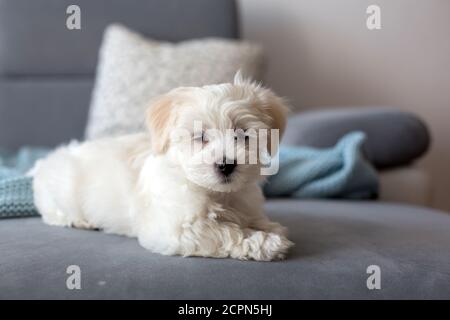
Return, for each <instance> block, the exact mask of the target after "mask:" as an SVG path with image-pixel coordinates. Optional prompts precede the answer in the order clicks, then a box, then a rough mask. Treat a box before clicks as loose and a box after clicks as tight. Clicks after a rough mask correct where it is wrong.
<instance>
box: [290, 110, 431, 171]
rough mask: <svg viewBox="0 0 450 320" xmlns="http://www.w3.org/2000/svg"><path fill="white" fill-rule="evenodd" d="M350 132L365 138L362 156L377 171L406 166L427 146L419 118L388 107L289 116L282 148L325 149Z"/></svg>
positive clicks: (424, 132) (426, 139) (427, 139)
mask: <svg viewBox="0 0 450 320" xmlns="http://www.w3.org/2000/svg"><path fill="white" fill-rule="evenodd" d="M351 131H363V132H364V133H365V134H366V136H367V141H366V142H365V143H364V145H363V152H364V154H365V156H366V157H367V159H368V160H369V161H370V162H371V163H372V164H373V165H374V166H375V167H376V168H378V169H385V168H393V167H398V166H402V165H406V164H409V163H411V162H412V161H414V160H415V159H417V158H419V157H420V156H422V155H423V154H424V153H425V152H426V151H427V150H428V147H429V144H430V135H429V131H428V129H427V127H426V125H425V123H424V122H423V121H422V120H421V119H420V118H419V117H417V116H416V115H414V114H412V113H410V112H403V111H400V110H397V109H393V108H388V107H346V108H339V107H334V108H328V109H322V110H314V111H307V112H301V113H298V114H294V115H291V116H290V117H289V120H288V126H287V128H286V133H285V136H284V138H283V140H282V144H285V145H306V146H310V147H316V148H326V147H331V146H333V145H334V144H336V142H337V141H338V140H339V139H340V138H341V137H342V136H343V135H345V134H347V133H348V132H351Z"/></svg>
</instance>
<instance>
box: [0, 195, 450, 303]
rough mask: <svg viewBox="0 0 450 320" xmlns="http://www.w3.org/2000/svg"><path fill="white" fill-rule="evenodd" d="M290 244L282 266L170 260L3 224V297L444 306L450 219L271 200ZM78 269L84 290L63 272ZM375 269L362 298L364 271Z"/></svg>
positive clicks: (377, 207) (23, 224)
mask: <svg viewBox="0 0 450 320" xmlns="http://www.w3.org/2000/svg"><path fill="white" fill-rule="evenodd" d="M267 210H268V212H269V213H270V215H271V216H272V218H273V219H275V220H278V221H280V222H281V223H283V224H285V225H286V226H289V230H290V233H291V237H290V238H291V239H292V240H293V241H294V242H295V243H296V246H295V247H294V248H293V250H292V252H291V254H290V255H289V257H288V259H287V260H285V261H279V262H253V261H247V262H243V261H236V260H232V259H206V258H181V257H167V256H161V255H158V254H153V253H151V252H149V251H146V250H145V249H143V248H141V247H140V246H139V245H138V243H137V241H136V240H135V239H129V238H125V237H120V236H115V235H107V234H104V233H101V232H96V231H84V230H76V229H65V228H60V227H50V226H47V225H44V224H43V223H42V222H41V221H40V219H39V218H24V219H11V220H2V221H0V252H1V253H2V254H1V255H0V288H2V289H1V290H0V299H11V298H31V299H36V298H56V299H77V298H84V299H89V298H113V299H119V298H149V299H213V298H214V299H215V298H217V299H221V298H222V299H277V298H279V299H299V298H357V299H366V298H380V299H382V298H402V299H408V298H410V299H414V298H445V299H449V298H450V286H449V285H448V284H449V283H450V256H449V255H448V254H446V252H448V248H449V247H450V233H449V232H448V230H450V215H448V214H445V213H442V212H438V211H434V210H430V209H424V208H419V207H409V206H402V205H391V204H386V203H373V202H336V201H329V202H325V201H320V202H319V201H298V200H272V201H269V202H268V203H267ZM69 265H78V266H79V267H80V268H81V287H82V289H81V290H68V289H67V288H66V279H67V277H68V276H69V275H68V274H66V268H67V267H68V266H69ZM370 265H378V266H379V267H380V268H381V289H380V290H368V289H367V287H366V281H367V278H368V276H369V275H368V274H367V273H366V269H367V267H368V266H370Z"/></svg>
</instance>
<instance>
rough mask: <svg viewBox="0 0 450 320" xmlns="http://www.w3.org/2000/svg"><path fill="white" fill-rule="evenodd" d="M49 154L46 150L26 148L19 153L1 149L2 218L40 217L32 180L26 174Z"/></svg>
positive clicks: (0, 201) (0, 193)
mask: <svg viewBox="0 0 450 320" xmlns="http://www.w3.org/2000/svg"><path fill="white" fill-rule="evenodd" d="M47 153H48V150H47V149H44V148H31V147H24V148H22V149H20V150H19V151H18V152H17V153H11V152H8V151H6V150H3V149H0V218H12V217H29V216H37V215H38V213H37V211H36V207H35V206H34V203H33V191H32V190H33V189H32V178H31V177H27V176H26V175H25V173H26V172H27V171H28V170H29V169H30V168H31V167H32V166H33V165H34V163H35V161H36V160H37V159H39V158H42V157H43V156H45V155H46V154H47Z"/></svg>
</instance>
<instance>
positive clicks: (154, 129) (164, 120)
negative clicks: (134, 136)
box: [145, 94, 175, 153]
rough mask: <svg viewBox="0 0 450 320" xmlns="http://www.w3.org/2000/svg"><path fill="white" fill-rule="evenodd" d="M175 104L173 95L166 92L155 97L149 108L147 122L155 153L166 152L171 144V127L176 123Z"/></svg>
mask: <svg viewBox="0 0 450 320" xmlns="http://www.w3.org/2000/svg"><path fill="white" fill-rule="evenodd" d="M174 105H175V104H174V99H173V97H172V96H171V95H169V94H165V95H162V96H159V97H157V98H155V99H153V100H152V101H151V102H150V106H149V107H148V109H147V114H146V121H145V122H146V124H147V128H148V130H149V132H150V138H151V142H152V150H153V152H155V153H164V152H166V150H167V147H168V146H169V140H170V129H171V127H172V125H173V123H174V114H173V109H174Z"/></svg>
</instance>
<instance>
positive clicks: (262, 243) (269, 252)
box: [244, 231, 294, 261]
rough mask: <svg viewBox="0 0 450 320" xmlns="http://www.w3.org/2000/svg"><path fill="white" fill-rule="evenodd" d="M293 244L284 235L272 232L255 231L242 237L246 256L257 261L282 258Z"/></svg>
mask: <svg viewBox="0 0 450 320" xmlns="http://www.w3.org/2000/svg"><path fill="white" fill-rule="evenodd" d="M293 245H294V243H293V242H292V241H290V240H288V239H287V238H286V237H285V236H282V235H279V234H276V233H272V232H269V233H267V232H263V231H256V232H254V233H253V234H252V235H251V236H250V237H248V238H246V239H244V248H245V249H247V250H246V252H247V255H248V258H249V259H254V260H257V261H272V260H282V259H284V258H285V257H286V254H287V252H288V250H289V248H290V247H292V246H293Z"/></svg>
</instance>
